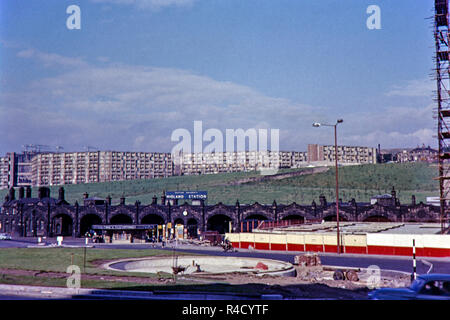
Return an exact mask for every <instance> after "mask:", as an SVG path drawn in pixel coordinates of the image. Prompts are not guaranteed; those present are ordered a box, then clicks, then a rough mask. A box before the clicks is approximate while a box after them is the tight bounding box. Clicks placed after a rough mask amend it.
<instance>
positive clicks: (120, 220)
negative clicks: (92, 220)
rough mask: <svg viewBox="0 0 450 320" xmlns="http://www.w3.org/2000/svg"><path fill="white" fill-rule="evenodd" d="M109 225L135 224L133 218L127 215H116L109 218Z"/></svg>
mask: <svg viewBox="0 0 450 320" xmlns="http://www.w3.org/2000/svg"><path fill="white" fill-rule="evenodd" d="M109 224H133V218H132V217H130V215H129V214H126V213H116V214H115V215H113V216H111V217H110V218H109Z"/></svg>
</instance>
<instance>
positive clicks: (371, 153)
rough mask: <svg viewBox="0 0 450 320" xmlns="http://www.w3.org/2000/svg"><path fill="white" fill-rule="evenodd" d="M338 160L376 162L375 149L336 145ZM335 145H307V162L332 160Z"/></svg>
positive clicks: (353, 162) (364, 162) (356, 162)
mask: <svg viewBox="0 0 450 320" xmlns="http://www.w3.org/2000/svg"><path fill="white" fill-rule="evenodd" d="M337 151H338V155H337V156H338V162H340V163H344V164H366V163H377V149H376V148H371V147H358V146H338V150H337ZM334 161H335V146H322V145H318V144H309V145H308V162H334Z"/></svg>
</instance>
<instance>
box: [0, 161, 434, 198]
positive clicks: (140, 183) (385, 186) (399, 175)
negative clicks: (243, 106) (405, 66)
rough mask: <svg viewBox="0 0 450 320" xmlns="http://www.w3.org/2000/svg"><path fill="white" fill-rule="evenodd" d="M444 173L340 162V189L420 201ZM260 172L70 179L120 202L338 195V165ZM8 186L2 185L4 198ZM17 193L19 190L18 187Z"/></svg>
mask: <svg viewBox="0 0 450 320" xmlns="http://www.w3.org/2000/svg"><path fill="white" fill-rule="evenodd" d="M299 170H305V169H296V170H294V169H290V170H282V171H281V172H284V173H286V172H295V171H299ZM437 175H438V171H437V167H436V166H435V165H428V164H424V163H404V164H401V163H393V164H375V165H373V164H370V165H359V166H347V167H340V168H339V186H340V191H339V195H340V198H342V199H343V201H349V200H350V199H351V198H355V199H356V201H359V202H360V201H366V202H368V201H370V198H371V197H372V196H374V195H377V194H383V193H390V191H391V189H392V187H393V186H394V187H395V190H396V191H397V196H398V197H399V198H400V201H401V202H402V203H410V202H411V196H412V195H413V194H414V195H415V196H416V200H417V202H420V201H423V202H425V199H426V197H427V196H437V195H438V194H439V184H438V182H437V181H436V180H433V178H434V177H436V176H437ZM258 177H261V175H260V174H259V173H258V172H240V173H226V174H214V175H213V174H211V175H201V176H178V177H169V178H161V179H150V180H129V181H115V182H103V183H91V184H78V185H65V186H64V188H65V190H66V199H67V201H69V202H70V203H74V202H75V200H78V202H80V203H82V199H83V193H84V192H87V193H88V194H89V196H96V197H101V198H106V197H107V196H108V195H111V197H112V198H113V203H117V202H118V201H119V198H120V197H121V196H122V195H124V196H125V197H126V203H127V204H131V203H134V202H135V201H136V200H139V201H141V203H143V204H148V203H151V201H152V197H153V196H154V195H156V196H157V197H158V202H159V201H160V197H161V194H162V192H163V190H170V191H174V190H206V191H208V204H213V203H217V202H219V201H220V202H223V203H225V204H234V203H236V200H237V199H239V202H240V203H241V204H243V203H254V202H255V201H257V202H259V203H266V204H269V203H272V202H273V200H276V201H277V203H291V202H293V201H295V202H297V203H300V204H310V203H311V202H312V200H313V199H314V200H315V201H316V202H318V198H319V195H320V194H324V195H325V197H326V198H327V200H328V201H330V202H331V201H333V199H334V198H335V171H334V167H331V168H329V170H327V171H325V172H321V173H315V174H307V175H300V176H294V177H286V178H283V179H277V180H275V179H274V180H269V179H263V180H261V179H259V181H251V180H255V179H258ZM58 188H59V186H52V187H51V195H52V196H53V197H57V195H58ZM37 190H38V188H33V190H32V194H33V197H35V196H37ZM6 193H7V190H0V196H1V199H3V198H4V197H5V195H6ZM16 196H17V192H16Z"/></svg>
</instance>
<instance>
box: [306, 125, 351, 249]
mask: <svg viewBox="0 0 450 320" xmlns="http://www.w3.org/2000/svg"><path fill="white" fill-rule="evenodd" d="M342 122H344V120H342V119H338V120H337V121H336V123H335V124H328V123H319V122H314V123H313V127H315V128H319V127H320V126H326V127H334V161H335V166H336V228H337V253H338V254H340V253H341V240H340V236H339V179H338V160H337V159H338V151H337V149H338V148H337V125H338V124H339V123H342Z"/></svg>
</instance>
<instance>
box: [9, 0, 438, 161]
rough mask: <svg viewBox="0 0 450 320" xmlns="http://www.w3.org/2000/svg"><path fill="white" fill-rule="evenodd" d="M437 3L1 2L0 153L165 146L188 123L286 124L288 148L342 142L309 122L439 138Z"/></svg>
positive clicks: (373, 139) (357, 139) (389, 139)
mask: <svg viewBox="0 0 450 320" xmlns="http://www.w3.org/2000/svg"><path fill="white" fill-rule="evenodd" d="M433 3H434V1H432V0H426V1H415V0H414V1H411V0H395V1H394V0H370V1H365V0H321V1H316V0H301V1H300V0H276V1H274V0H84V1H76V0H45V1H43V0H2V1H1V2H0V155H1V154H5V153H6V152H11V151H16V152H19V151H21V150H22V149H23V147H22V146H23V145H26V144H41V145H47V146H49V147H48V149H47V150H51V151H54V150H55V148H56V146H62V147H63V148H64V149H63V151H85V150H87V147H88V146H89V147H93V148H97V149H100V150H122V151H146V152H150V151H157V152H170V151H171V149H172V148H173V147H174V146H175V145H176V142H174V141H171V135H172V133H173V132H174V131H175V130H176V129H180V128H181V129H186V130H188V131H189V132H191V133H193V132H194V121H202V127H203V130H204V131H206V130H207V129H218V130H219V131H220V132H223V135H224V136H225V131H226V129H234V130H236V129H240V128H241V129H244V130H247V129H267V130H269V131H270V130H273V129H279V132H280V134H279V140H280V142H279V144H280V146H279V147H280V149H281V150H289V151H294V150H295V151H306V150H307V145H308V144H310V143H318V144H333V143H334V135H333V130H332V128H330V127H320V128H314V127H313V126H312V123H313V122H326V123H335V122H336V119H340V118H342V119H343V120H344V122H343V123H342V124H340V125H339V126H338V143H339V144H344V145H356V146H370V147H377V146H378V144H380V145H381V148H382V149H384V148H404V147H416V146H419V145H422V144H425V145H430V146H432V147H436V146H437V138H436V136H435V131H436V123H435V122H436V121H435V120H434V119H433V109H434V107H435V103H434V102H433V94H434V91H433V90H435V88H436V84H435V81H433V79H432V72H433V51H434V40H433V30H432V22H433V21H432V19H430V17H432V15H433ZM70 5H77V6H78V7H79V8H80V12H81V15H80V21H81V23H80V29H69V28H68V27H67V24H66V22H67V20H68V19H69V18H70V16H71V13H72V12H69V13H67V12H66V10H67V8H68V7H69V6H70ZM370 5H377V6H378V7H379V8H380V21H381V29H369V28H368V27H367V23H366V22H367V20H368V19H369V18H370V16H371V14H368V13H367V11H366V10H367V8H368V7H369V6H370ZM207 144H208V143H207V142H204V145H203V146H206V145H207ZM269 148H270V147H269Z"/></svg>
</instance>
